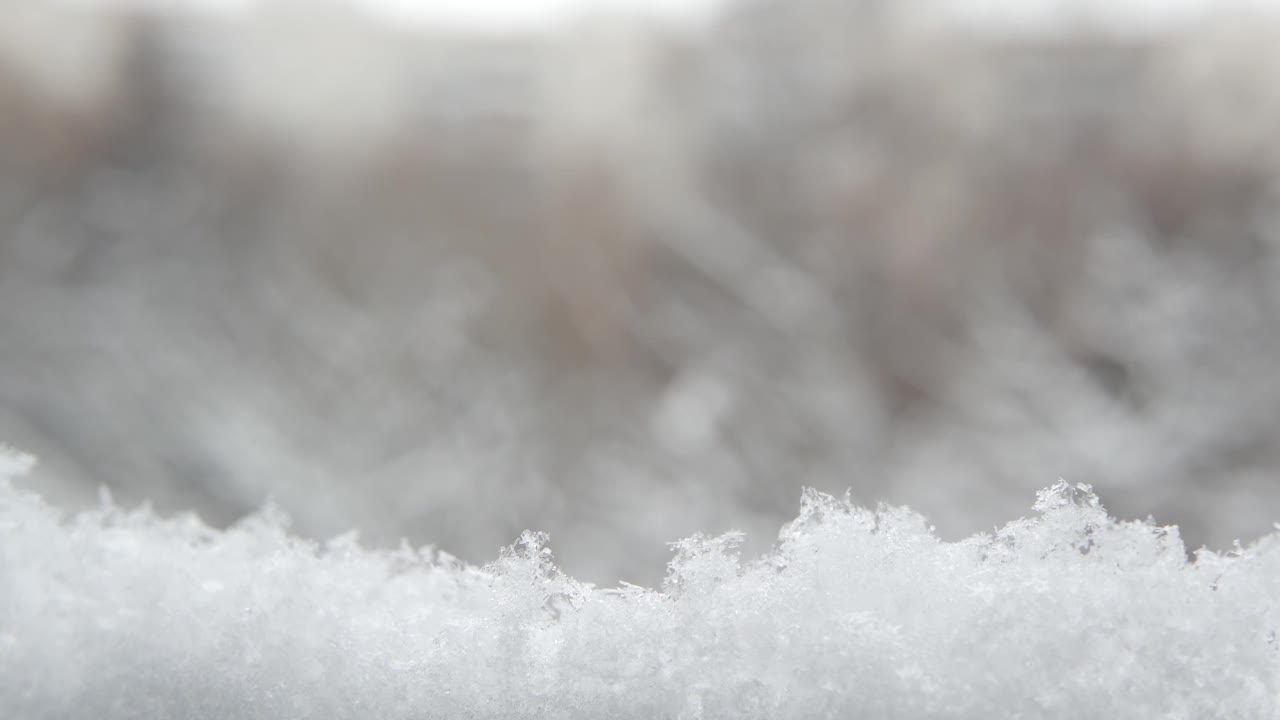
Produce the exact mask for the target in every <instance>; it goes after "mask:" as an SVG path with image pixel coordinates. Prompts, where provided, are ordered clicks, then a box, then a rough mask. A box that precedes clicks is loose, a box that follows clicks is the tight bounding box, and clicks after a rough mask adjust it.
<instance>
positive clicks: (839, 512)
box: [0, 461, 1280, 719]
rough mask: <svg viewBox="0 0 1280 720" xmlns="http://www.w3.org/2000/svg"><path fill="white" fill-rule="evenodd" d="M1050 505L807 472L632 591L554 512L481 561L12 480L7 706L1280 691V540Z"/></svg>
mask: <svg viewBox="0 0 1280 720" xmlns="http://www.w3.org/2000/svg"><path fill="white" fill-rule="evenodd" d="M21 471H22V463H20V462H15V461H8V462H7V463H6V465H5V467H3V468H0V472H7V473H8V474H9V475H13V474H16V473H18V472H21ZM1035 510H1036V517H1034V518H1031V519H1021V520H1016V521H1014V522H1011V523H1009V524H1008V525H1006V526H1005V527H1004V528H1002V529H1000V530H999V531H997V532H995V534H993V535H978V536H975V537H972V538H969V539H967V540H964V541H961V542H956V543H948V542H942V541H940V540H939V539H938V538H937V537H935V535H934V534H933V532H932V531H931V528H930V527H929V525H928V524H927V523H926V522H925V521H924V520H923V519H922V518H921V517H920V516H919V515H916V514H914V513H912V512H911V511H909V510H906V509H903V508H895V507H881V508H879V509H877V510H874V511H872V510H867V509H863V508H859V507H856V506H854V505H852V504H851V503H850V502H849V500H848V499H847V498H846V499H837V498H833V497H830V496H827V495H822V494H819V493H816V492H807V493H806V494H805V495H804V498H803V501H802V506H801V510H800V516H799V518H798V519H796V520H795V521H794V522H792V523H791V524H790V525H788V526H787V527H785V528H784V529H783V530H782V532H781V534H780V537H779V541H778V544H777V546H776V547H775V549H774V550H773V551H772V552H771V553H769V554H767V555H765V556H764V557H761V558H759V559H757V560H753V561H743V560H742V559H740V558H739V557H738V556H737V555H736V554H735V552H734V547H735V543H736V542H737V540H738V538H737V537H736V536H734V535H725V536H721V537H715V538H707V537H693V538H690V539H688V540H684V541H682V542H679V543H676V544H675V559H674V560H673V561H672V562H671V566H670V572H669V574H668V576H667V580H666V583H665V585H664V587H663V588H662V589H661V590H650V589H644V588H640V587H623V588H620V589H609V590H603V589H597V588H595V587H592V586H591V585H588V584H584V583H580V582H577V581H575V580H573V579H572V578H569V577H567V576H565V575H564V574H562V573H561V572H559V571H558V570H557V569H556V566H555V565H554V564H553V562H552V555H551V551H550V550H549V549H548V548H547V546H546V537H545V536H544V535H541V534H539V533H532V532H531V533H525V534H524V535H523V536H522V537H521V538H520V539H519V541H518V542H516V543H515V544H514V545H513V546H512V547H510V548H508V549H506V550H504V551H503V552H502V553H501V555H500V557H499V558H498V559H497V560H496V561H494V562H493V563H491V564H489V565H487V566H485V567H483V568H476V567H470V566H466V565H463V564H461V563H459V562H457V561H455V560H453V559H451V558H450V557H449V556H447V555H445V554H443V553H439V552H435V551H432V550H429V549H428V550H415V549H411V548H408V547H404V548H402V549H400V550H398V551H394V552H387V551H370V550H364V549H361V548H360V547H359V546H358V545H357V543H356V542H355V540H354V538H352V537H344V538H340V539H336V540H333V541H330V542H328V543H323V544H319V545H317V544H314V543H311V542H306V541H303V540H299V539H296V538H293V537H291V536H290V535H289V534H288V532H287V522H286V520H285V519H284V518H283V517H281V516H280V515H279V513H276V512H273V511H271V510H267V511H264V512H262V513H260V514H259V515H258V516H255V517H253V518H251V519H249V520H247V521H245V522H242V523H241V524H239V525H237V526H235V527H233V528H231V529H229V530H227V531H225V532H222V531H216V530H213V529H210V528H208V527H206V526H204V525H203V524H202V523H201V522H199V521H198V520H197V519H195V518H194V517H192V516H184V517H177V518H170V519H165V518H159V517H156V516H155V515H154V514H153V513H152V512H150V511H148V510H145V509H144V510H135V511H126V510H122V509H119V508H117V507H115V506H113V505H112V504H111V502H110V501H109V500H104V502H103V505H102V507H101V508H100V509H98V510H96V511H92V512H87V513H83V514H80V515H76V516H74V517H65V516H64V514H62V513H60V512H59V511H57V510H56V509H54V508H51V507H49V506H48V505H46V504H45V503H44V502H43V501H41V500H40V499H39V498H38V497H37V496H35V495H33V494H32V493H30V492H26V491H23V490H21V489H18V488H15V487H14V486H13V484H12V482H10V480H9V479H3V480H0V717H5V718H32V719H34V718H95V719H96V718H104V719H105V718H126V717H127V718H464V717H466V718H524V717H529V718H535V717H536V718H542V717H567V718H633V717H634V718H822V717H840V718H852V717H867V718H888V717H897V718H904V717H905V718H916V717H966V718H967V717H994V716H998V717H1080V718H1093V717H1144V718H1147V717H1150V718H1154V717H1167V718H1209V717H1231V718H1274V717H1276V713H1277V708H1278V707H1280V704H1278V703H1280V647H1278V645H1277V634H1276V631H1277V629H1278V628H1280V612H1278V609H1277V603H1276V599H1277V598H1280V540H1278V537H1280V536H1278V535H1271V536H1269V537H1267V538H1264V539H1263V540H1261V541H1260V542H1258V543H1256V544H1254V545H1252V546H1250V547H1247V548H1237V549H1236V550H1235V551H1233V552H1228V553H1225V554H1217V553H1213V552H1208V551H1201V552H1199V553H1197V554H1196V557H1195V559H1194V561H1188V558H1187V554H1186V551H1185V549H1184V547H1183V544H1182V541H1181V539H1180V538H1179V536H1178V531H1177V529H1176V528H1168V527H1157V526H1155V525H1153V524H1151V523H1150V522H1146V523H1143V522H1118V521H1115V520H1113V519H1111V518H1109V517H1108V516H1107V514H1106V512H1105V511H1104V510H1103V508H1102V507H1101V506H1100V505H1099V504H1098V501H1097V498H1096V497H1095V496H1094V495H1093V494H1092V493H1091V492H1090V490H1089V488H1088V486H1084V485H1076V486H1070V485H1067V484H1065V483H1059V484H1058V485H1056V486H1054V487H1052V488H1050V489H1048V490H1045V491H1043V492H1041V493H1040V496H1039V498H1038V500H1037V502H1036V504H1035Z"/></svg>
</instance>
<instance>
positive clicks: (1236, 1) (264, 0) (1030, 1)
mask: <svg viewBox="0 0 1280 720" xmlns="http://www.w3.org/2000/svg"><path fill="white" fill-rule="evenodd" d="M68 1H70V2H73V3H81V4H87V5H111V4H135V5H151V6H155V7H161V8H173V7H175V6H185V7H188V8H194V9H198V10H202V11H210V12H238V11H243V10H247V9H252V8H257V7H263V6H267V5H270V4H273V3H292V4H295V5H318V4H321V3H331V4H335V5H350V6H354V7H359V8H362V9H364V10H367V11H368V12H370V13H371V14H372V15H374V16H377V17H380V18H382V19H385V20H388V21H391V22H396V23H409V24H429V25H433V26H437V27H445V28H452V29H462V30H475V31H487V32H521V31H538V30H546V29H552V28H554V27H556V26H558V25H561V24H563V23H564V22H566V21H570V20H573V19H574V18H576V17H579V16H581V15H586V14H597V13H621V14H629V15H637V16H643V17H649V18H654V19H659V20H665V21H671V22H677V23H684V24H690V25H698V24H702V23H703V22H705V21H706V20H708V19H709V18H712V17H714V16H715V15H716V13H717V12H719V11H720V10H722V9H723V8H724V7H725V6H726V5H729V4H731V3H732V2H734V0H68ZM784 1H785V0H784ZM921 6H922V7H921V9H922V10H924V11H925V12H928V13H935V12H941V13H943V14H945V15H950V16H951V17H952V18H954V19H958V20H960V21H962V22H973V23H976V24H978V25H980V26H983V27H989V28H993V29H1012V30H1019V31H1032V32H1038V31H1049V32H1053V31H1055V30H1060V29H1062V28H1064V27H1071V26H1073V25H1078V24H1081V23H1086V24H1089V25H1095V26H1096V25H1097V24H1102V25H1108V26H1113V27H1114V28H1115V29H1117V30H1121V31H1124V30H1136V31H1143V30H1161V29H1167V28H1170V27H1176V26H1178V25H1180V24H1183V23H1186V22H1192V21H1195V20H1196V19H1197V18H1199V17H1202V16H1204V15H1206V14H1209V13H1212V12H1215V11H1224V10H1237V9H1245V10H1257V9H1268V10H1276V9H1280V0H936V2H934V3H921ZM926 6H927V7H926Z"/></svg>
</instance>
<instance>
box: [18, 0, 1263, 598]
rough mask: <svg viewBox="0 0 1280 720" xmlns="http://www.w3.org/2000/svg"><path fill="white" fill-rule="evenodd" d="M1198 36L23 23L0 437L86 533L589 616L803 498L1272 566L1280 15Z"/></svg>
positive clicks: (298, 18) (28, 9)
mask: <svg viewBox="0 0 1280 720" xmlns="http://www.w3.org/2000/svg"><path fill="white" fill-rule="evenodd" d="M1204 5H1205V4H1203V3H1202V4H1200V5H1196V4H1195V3H1188V2H1179V3H1175V4H1166V5H1164V6H1163V7H1161V6H1160V4H1158V3H1157V4H1154V5H1153V4H1152V3H1149V2H1146V3H1143V2H1138V1H1137V0H1130V1H1129V2H1119V3H1115V2H1113V3H1108V4H1104V3H1076V4H1071V3H1057V4H1054V3H1049V2H1038V3H1027V4H1022V5H1019V4H1017V3H1013V4H1005V5H1001V4H1000V3H968V4H966V3H963V2H957V1H955V0H913V1H905V0H904V1H899V2H876V1H874V0H862V1H859V0H737V2H734V1H733V0H727V1H726V2H725V3H723V5H722V6H721V7H720V8H719V10H718V12H716V13H707V14H702V15H698V16H697V17H693V16H690V17H675V16H668V15H655V14H652V13H650V14H647V15H637V14H635V13H632V14H630V15H628V14H626V13H624V12H621V11H619V12H615V13H613V14H604V13H596V14H594V15H591V16H584V17H582V18H579V19H576V20H570V19H563V20H560V21H557V22H556V23H548V24H542V25H538V26H536V27H535V26H524V25H519V26H509V25H502V24H498V25H494V26H491V27H484V26H481V25H470V26H467V27H465V28H464V27H462V26H459V25H455V24H449V23H445V22H431V21H429V20H423V19H422V18H417V19H415V20H413V21H408V20H403V19H400V20H395V19H391V16H389V15H388V14H386V13H370V12H368V11H367V10H364V9H358V8H355V7H353V6H350V5H346V4H342V3H336V2H329V3H312V4H298V3H293V4H282V3H277V4H274V5H269V6H265V7H259V8H258V9H256V10H240V11H229V10H226V9H225V8H222V9H211V8H210V7H207V6H205V5H204V4H197V3H190V4H182V3H168V4H164V3H153V4H149V5H146V4H143V5H136V4H135V5H119V4H115V5H111V4H105V5H104V4H101V3H99V4H93V3H84V2H80V3H69V2H54V1H50V2H22V1H12V0H10V1H7V2H0V441H3V442H6V443H9V444H12V445H15V446H17V447H20V448H22V449H25V450H27V451H30V452H32V453H34V454H36V455H38V456H39V457H40V459H41V466H40V469H39V470H38V471H37V473H36V474H35V477H34V478H33V479H32V480H31V481H30V484H31V485H33V486H35V487H38V488H39V489H40V490H41V492H42V493H44V494H45V495H46V496H47V497H49V498H50V499H51V500H53V501H55V502H57V503H60V504H62V505H64V506H66V507H81V506H84V505H87V504H91V503H93V502H95V497H96V492H97V488H98V486H100V485H106V486H108V487H109V488H111V490H112V491H113V493H114V494H115V496H116V498H117V499H118V500H120V501H122V502H124V503H136V502H140V501H142V500H144V499H149V500H150V501H152V502H153V503H154V505H155V506H156V507H157V508H159V509H161V510H163V511H166V512H170V511H176V510H181V509H188V508H190V509H195V510H196V511H198V512H199V514H200V515H201V516H202V517H203V518H205V520H207V521H208V522H210V523H212V524H215V525H219V526H221V525H226V524H229V523H231V522H234V521H235V520H236V519H238V518H240V517H242V516H243V515H244V514H245V513H247V512H250V511H252V510H253V509H254V508H256V507H258V506H259V505H260V504H261V503H263V502H264V501H265V500H266V499H267V498H268V497H274V498H275V499H276V500H277V501H278V503H279V504H280V505H281V506H282V507H283V508H284V509H285V510H286V511H287V512H289V513H290V514H291V515H292V516H293V518H294V523H295V529H296V530H297V531H298V532H300V533H302V534H304V535H307V536H311V537H316V538H326V537H329V536H332V535H335V534H337V533H340V532H342V531H344V530H347V529H349V528H356V529H358V530H359V531H360V533H361V537H362V538H363V539H364V540H365V542H366V543H367V544H371V545H375V546H381V545H392V544H395V543H397V542H398V541H399V539H400V538H401V537H407V538H409V539H410V540H411V541H413V542H414V543H433V544H435V545H437V546H438V547H440V548H442V549H445V550H447V551H449V552H452V553H454V554H457V555H459V556H461V557H463V558H465V559H468V560H472V561H477V562H480V561H485V560H488V559H491V558H492V557H494V556H495V555H496V552H497V550H498V548H499V546H501V545H504V544H506V543H509V542H511V541H512V540H513V539H514V538H515V537H516V535H517V534H518V533H519V531H521V530H523V529H525V528H538V529H543V530H547V531H549V532H550V533H551V535H552V544H553V547H554V549H555V551H556V553H557V556H558V558H559V561H560V563H561V565H562V566H563V567H564V568H565V569H566V570H568V571H569V572H572V573H574V574H576V575H578V576H579V577H581V578H583V579H587V580H592V581H597V582H601V583H614V582H616V581H618V580H627V581H630V582H636V583H655V582H657V581H658V580H659V579H660V578H661V575H662V571H663V566H664V564H665V562H666V560H667V559H668V557H669V551H668V548H667V547H666V546H665V545H664V543H665V542H666V541H670V540H675V539H678V538H681V537H683V536H686V535H688V534H690V533H692V532H695V531H704V532H721V531H725V530H729V529H740V530H744V531H746V532H748V533H749V535H750V541H749V543H748V550H751V551H755V550H759V549H761V548H763V547H766V546H767V545H768V543H769V542H771V541H772V539H773V538H774V537H775V536H776V533H777V530H778V527H779V525H780V524H782V523H783V522H785V521H787V520H789V519H790V518H792V517H794V515H795V512H796V509H797V507H798V503H799V497H800V489H801V487H802V486H815V487H817V488H820V489H823V490H826V491H832V492H843V491H844V490H845V489H846V488H852V495H853V498H854V499H855V500H857V501H859V502H862V503H875V502H878V501H887V502H892V503H905V504H909V505H910V506H911V507H913V508H915V509H917V510H919V511H921V512H923V513H925V514H926V515H927V516H928V517H929V518H930V519H931V520H932V521H933V522H935V523H936V525H937V527H938V531H939V533H940V534H941V535H942V536H943V537H945V538H949V539H951V538H957V537H961V536H963V535H966V534H969V533H972V532H975V531H979V530H985V529H990V527H991V526H993V525H994V524H996V523H1000V522H1004V521H1006V520H1009V519H1012V518H1014V517H1017V516H1019V515H1022V514H1025V513H1027V512H1028V508H1029V506H1030V504H1031V501H1032V499H1033V494H1034V491H1035V490H1036V489H1038V488H1041V487H1044V486H1046V485H1049V484H1051V483H1053V482H1054V481H1056V480H1057V479H1058V478H1059V477H1062V478H1066V479H1068V480H1070V481H1073V482H1090V483H1093V484H1094V485H1095V487H1096V488H1097V490H1098V491H1099V493H1100V494H1101V495H1102V497H1103V500H1104V502H1105V503H1106V504H1107V506H1108V508H1109V509H1110V510H1111V511H1112V512H1113V513H1115V514H1117V515H1119V516H1122V517H1135V516H1139V517H1145V516H1147V515H1148V514H1152V515H1154V516H1155V517H1156V519H1157V520H1158V521H1160V522H1164V523H1177V524H1179V525H1181V526H1182V528H1183V533H1184V536H1185V537H1186V538H1187V539H1188V541H1189V542H1190V543H1191V544H1193V545H1199V544H1201V543H1208V544H1209V545H1211V546H1213V547H1219V548H1220V547H1224V546H1227V545H1229V544H1230V542H1231V541H1232V540H1233V539H1234V538H1242V539H1245V540H1248V539H1251V538H1255V537H1257V536H1259V535H1261V534H1263V533H1264V532H1268V531H1270V530H1271V528H1272V522H1273V521H1276V520H1280V475H1278V473H1280V442H1278V441H1280V424H1278V422H1280V382H1277V375H1276V371H1275V366H1276V364H1277V362H1278V361H1280V313H1278V310H1280V284H1278V282H1277V281H1280V182H1278V181H1280V132H1278V129H1280V51H1278V50H1277V48H1278V47H1280V23H1278V22H1277V15H1276V13H1275V12H1274V10H1270V9H1265V8H1264V9H1258V8H1250V7H1246V6H1245V4H1244V3H1231V4H1222V3H1219V4H1216V5H1215V7H1217V8H1218V9H1217V10H1215V11H1213V12H1208V11H1206V10H1205V7H1204ZM1033 7H1035V8H1038V9H1037V10H1034V11H1033V10H1032V9H1031V8H1033Z"/></svg>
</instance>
